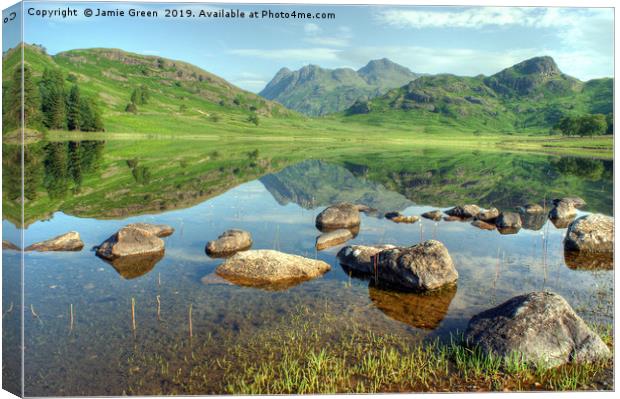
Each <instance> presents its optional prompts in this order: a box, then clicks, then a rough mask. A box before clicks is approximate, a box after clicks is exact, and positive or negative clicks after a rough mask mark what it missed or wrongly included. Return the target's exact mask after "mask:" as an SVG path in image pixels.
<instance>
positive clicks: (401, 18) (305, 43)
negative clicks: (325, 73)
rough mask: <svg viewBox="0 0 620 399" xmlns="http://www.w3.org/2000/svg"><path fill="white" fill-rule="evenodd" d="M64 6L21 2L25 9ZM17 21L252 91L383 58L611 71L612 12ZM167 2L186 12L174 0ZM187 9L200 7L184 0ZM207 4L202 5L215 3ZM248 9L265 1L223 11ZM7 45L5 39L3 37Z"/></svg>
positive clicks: (30, 38)
mask: <svg viewBox="0 0 620 399" xmlns="http://www.w3.org/2000/svg"><path fill="white" fill-rule="evenodd" d="M30 6H32V7H36V8H37V9H43V8H45V9H54V8H57V7H62V6H66V3H61V4H55V3H45V4H44V5H42V4H41V3H38V4H34V3H33V4H31V5H28V4H27V3H26V5H25V10H26V12H27V11H28V8H29V7H30ZM72 6H73V7H75V8H77V9H78V13H79V14H80V17H78V18H67V19H61V18H45V19H43V18H40V17H36V16H27V15H26V18H25V29H24V39H25V41H26V42H28V43H37V44H42V45H44V46H45V47H46V48H47V49H48V52H49V53H51V54H55V53H57V52H60V51H64V50H69V49H74V48H88V47H115V48H121V49H124V50H127V51H133V52H137V53H142V54H152V55H159V56H162V57H168V58H173V59H179V60H184V61H188V62H191V63H193V64H196V65H198V66H200V67H202V68H204V69H206V70H208V71H210V72H213V73H215V74H217V75H220V76H222V77H223V78H225V79H227V80H229V81H230V82H232V83H234V84H236V85H238V86H240V87H242V88H244V89H247V90H250V91H254V92H257V91H260V90H261V89H262V88H263V87H264V86H265V84H266V83H267V82H268V81H269V80H270V79H271V78H272V77H273V75H274V74H275V73H276V72H277V71H278V70H279V69H280V68H282V67H288V68H290V69H298V68H300V67H302V66H303V65H307V64H318V65H320V66H323V67H328V68H336V67H351V68H354V69H358V68H360V67H362V66H364V65H365V64H366V63H367V62H368V61H369V60H371V59H378V58H383V57H387V58H389V59H391V60H393V61H395V62H398V63H399V64H402V65H404V66H407V67H408V68H410V69H411V70H412V71H414V72H421V73H433V74H434V73H454V74H459V75H470V76H472V75H477V74H481V73H482V74H487V75H488V74H493V73H495V72H497V71H499V70H501V69H502V68H506V67H508V66H511V65H513V64H515V63H517V62H519V61H522V60H524V59H527V58H530V57H534V56H538V55H550V56H552V57H553V58H555V60H556V62H557V63H558V65H559V67H560V69H562V71H564V72H565V73H567V74H569V75H573V76H575V77H577V78H579V79H582V80H587V79H592V78H597V77H603V76H612V75H613V10H612V9H610V8H598V9H594V8H514V7H504V8H489V7H486V8H482V7H476V8H467V7H394V6H389V7H388V6H385V7H383V6H373V7H369V6H322V5H321V6H311V7H309V6H303V7H302V6H299V5H291V6H269V8H270V9H271V10H272V11H274V12H277V11H288V12H292V11H295V10H296V11H304V12H313V13H314V12H317V11H320V12H333V13H335V14H336V18H335V19H329V20H327V19H322V20H318V19H314V20H299V19H288V20H286V19H270V20H268V19H249V18H246V19H235V20H230V19H213V18H208V19H205V18H184V19H176V20H175V19H170V18H163V17H162V15H163V12H162V9H165V8H168V6H166V5H159V6H146V5H144V4H142V5H138V4H136V5H135V6H134V7H133V8H140V9H147V7H148V9H152V10H159V11H160V16H159V17H158V18H155V19H135V18H129V17H125V18H111V17H108V18H103V17H100V18H94V17H92V18H85V17H83V16H82V14H83V10H84V9H85V8H92V9H93V10H96V9H97V8H102V7H103V6H105V7H107V8H108V9H110V8H111V9H116V8H119V9H122V10H125V11H127V10H129V8H132V6H131V5H127V3H124V4H123V5H118V4H108V5H103V4H101V3H99V4H88V3H80V4H72ZM174 6H175V7H174V8H177V9H178V8H187V7H188V6H180V5H179V4H175V5H174ZM191 8H192V9H193V11H194V12H196V11H198V10H200V9H201V8H200V7H199V6H198V5H192V6H191ZM219 8H220V7H218V6H215V5H213V6H211V7H210V9H207V10H208V11H212V10H213V9H219ZM228 8H235V9H241V10H244V11H246V12H250V11H254V10H263V9H266V8H267V6H262V5H246V6H239V7H235V6H233V7H230V6H227V7H226V9H228ZM3 44H4V45H5V48H6V46H7V45H8V44H7V41H6V40H5V43H3Z"/></svg>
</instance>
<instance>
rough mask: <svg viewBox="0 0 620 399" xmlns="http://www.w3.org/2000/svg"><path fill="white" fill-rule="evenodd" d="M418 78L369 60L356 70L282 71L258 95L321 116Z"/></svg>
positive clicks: (398, 67)
mask: <svg viewBox="0 0 620 399" xmlns="http://www.w3.org/2000/svg"><path fill="white" fill-rule="evenodd" d="M416 77H417V75H416V74H415V73H413V72H411V71H410V70H409V69H407V68H405V67H403V66H401V65H398V64H396V63H394V62H392V61H390V60H388V59H387V58H383V59H380V60H373V61H370V62H369V63H368V64H367V65H366V66H364V67H363V68H360V69H359V70H357V71H354V70H353V69H350V68H338V69H325V68H321V67H319V66H317V65H307V66H305V67H303V68H301V69H299V70H297V71H291V70H289V69H288V68H282V69H280V71H278V73H277V74H276V75H275V76H274V77H273V79H272V80H271V81H270V82H269V83H268V84H267V86H266V87H265V88H264V89H263V90H262V91H261V92H260V93H259V94H260V95H261V96H263V97H265V98H267V99H270V100H275V101H278V102H280V103H281V104H284V105H285V106H287V107H288V108H290V109H293V110H295V111H298V112H301V113H303V114H307V115H311V116H318V115H326V114H330V113H333V112H338V111H342V110H344V109H346V108H348V107H350V106H351V105H352V104H353V103H354V102H355V101H356V100H358V99H360V98H373V97H376V96H378V95H381V94H383V93H385V92H386V91H387V90H389V89H392V88H395V87H399V86H402V85H403V84H405V83H407V82H409V81H411V80H414V79H415V78H416Z"/></svg>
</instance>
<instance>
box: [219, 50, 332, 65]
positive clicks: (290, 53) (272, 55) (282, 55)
mask: <svg viewBox="0 0 620 399" xmlns="http://www.w3.org/2000/svg"><path fill="white" fill-rule="evenodd" d="M339 52H340V50H337V49H333V48H326V47H315V48H289V49H269V50H265V49H233V50H228V53H229V54H232V55H238V56H244V57H256V58H263V59H268V60H278V61H302V62H308V63H316V62H327V61H337V60H338V53H339Z"/></svg>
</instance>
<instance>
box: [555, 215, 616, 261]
mask: <svg viewBox="0 0 620 399" xmlns="http://www.w3.org/2000/svg"><path fill="white" fill-rule="evenodd" d="M564 249H565V250H566V251H575V252H584V253H613V250H614V218H613V217H611V216H605V215H601V214H598V213H595V214H591V215H587V216H582V217H580V218H579V219H577V220H575V221H574V222H572V223H571V224H570V226H568V231H567V232H566V237H565V238H564Z"/></svg>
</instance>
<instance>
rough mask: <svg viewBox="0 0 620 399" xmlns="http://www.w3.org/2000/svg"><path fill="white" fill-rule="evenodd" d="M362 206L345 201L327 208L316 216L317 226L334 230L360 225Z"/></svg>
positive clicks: (321, 228) (320, 228)
mask: <svg viewBox="0 0 620 399" xmlns="http://www.w3.org/2000/svg"><path fill="white" fill-rule="evenodd" d="M359 209H360V207H359V206H358V205H354V204H350V203H348V202H343V203H340V204H336V205H332V206H330V207H327V208H325V209H324V210H323V211H322V212H321V213H319V214H318V215H317V217H316V227H317V228H318V229H319V230H333V229H342V228H348V227H355V226H359V224H360V223H361V220H360V211H359Z"/></svg>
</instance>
